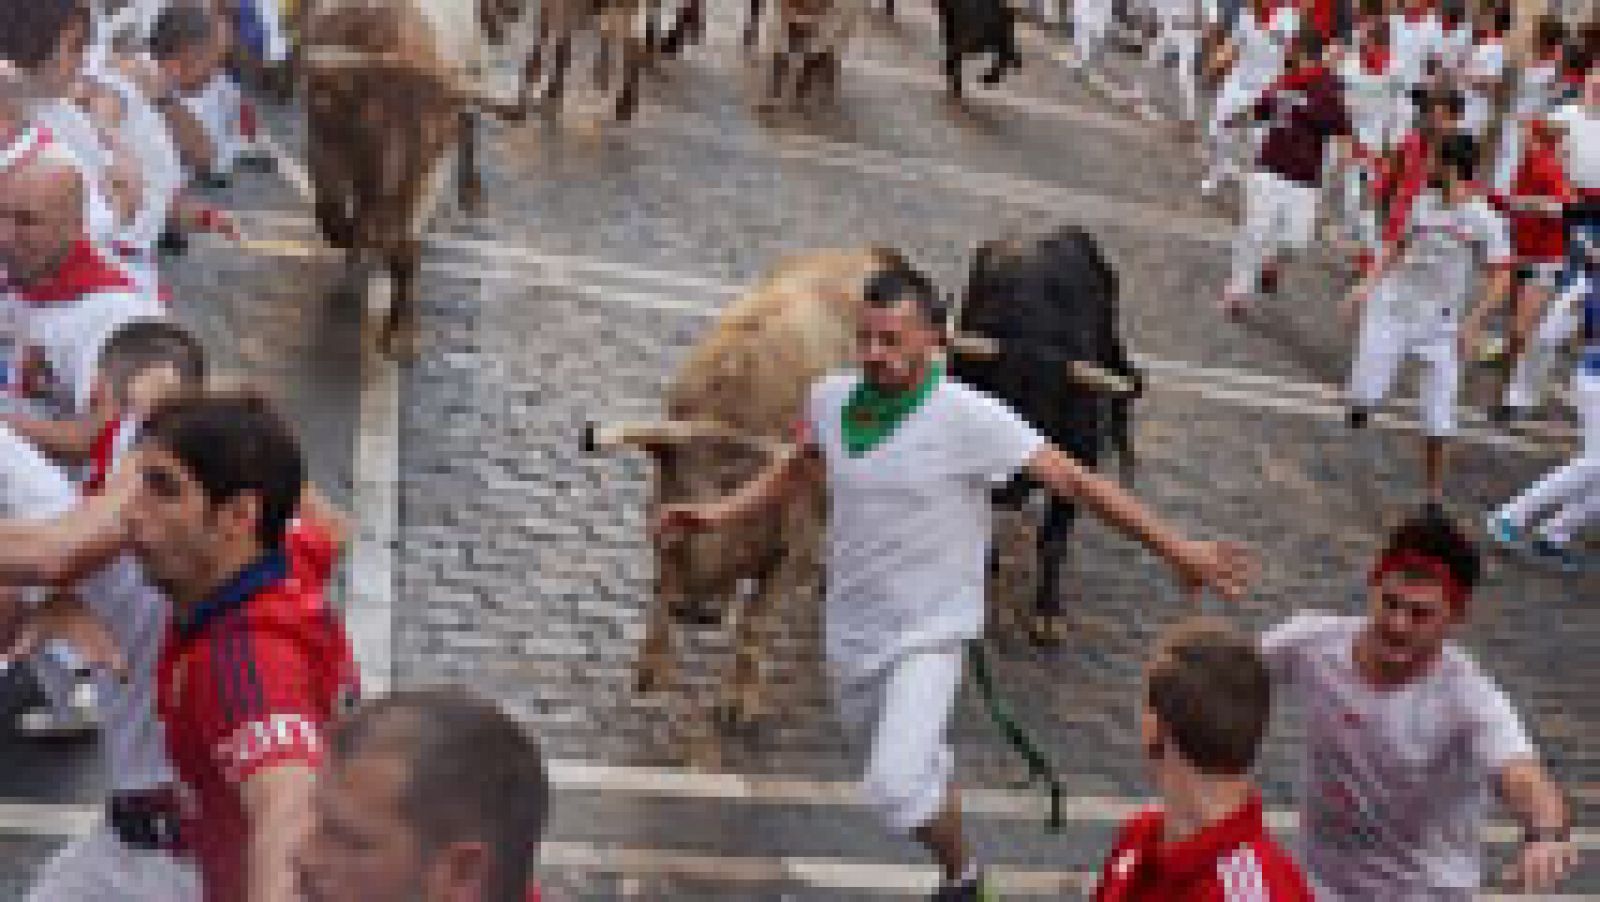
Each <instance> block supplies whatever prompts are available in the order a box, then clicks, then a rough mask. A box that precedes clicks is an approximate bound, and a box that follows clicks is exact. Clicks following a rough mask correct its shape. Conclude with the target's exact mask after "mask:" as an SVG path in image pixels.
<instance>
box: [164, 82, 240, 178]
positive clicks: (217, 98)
mask: <svg viewBox="0 0 1600 902" xmlns="http://www.w3.org/2000/svg"><path fill="white" fill-rule="evenodd" d="M179 102H180V103H182V104H183V106H184V109H185V110H187V111H188V113H189V115H191V116H193V117H194V118H195V121H196V122H198V123H199V124H200V127H201V128H202V129H204V130H205V133H206V138H207V139H209V140H210V141H211V149H212V155H211V171H212V172H214V173H219V174H225V173H228V172H230V171H232V169H233V164H234V162H235V161H236V160H238V158H239V154H240V153H242V152H243V151H244V145H245V140H244V133H243V130H242V126H241V123H240V103H241V102H242V95H241V94H240V93H239V87H238V86H237V85H235V84H234V83H233V80H232V79H230V78H229V77H228V75H227V73H225V72H220V71H219V72H217V74H216V75H213V76H212V77H211V80H210V81H208V82H206V86H205V87H204V88H201V89H200V90H199V91H198V92H197V93H194V94H185V95H183V96H182V97H180V98H179Z"/></svg>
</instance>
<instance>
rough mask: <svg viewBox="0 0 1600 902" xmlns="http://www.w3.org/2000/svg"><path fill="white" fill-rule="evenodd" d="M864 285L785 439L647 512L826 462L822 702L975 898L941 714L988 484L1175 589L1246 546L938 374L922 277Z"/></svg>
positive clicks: (819, 475)
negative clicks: (840, 369)
mask: <svg viewBox="0 0 1600 902" xmlns="http://www.w3.org/2000/svg"><path fill="white" fill-rule="evenodd" d="M866 299H867V304H866V309H865V312H864V314H863V317H862V320H861V322H860V323H859V324H858V331H857V354H858V360H859V362H860V371H859V372H846V373H840V374H836V375H833V376H830V377H827V378H825V379H823V380H822V381H821V382H820V383H818V385H817V386H815V388H814V389H813V391H812V394H811V399H810V403H809V409H808V410H807V411H805V412H804V414H803V415H802V417H801V420H800V425H799V427H798V432H799V442H798V444H799V446H800V448H799V450H798V451H797V452H795V453H791V454H789V455H787V456H785V457H783V458H781V459H780V460H778V461H777V462H775V463H774V464H773V465H772V466H770V467H769V468H768V469H767V470H765V471H764V472H762V473H761V474H760V475H758V476H756V477H755V478H754V479H752V480H751V481H750V482H749V483H747V484H746V485H745V486H744V487H743V488H741V489H739V490H737V491H735V492H734V493H733V494H732V495H730V496H728V497H726V498H724V499H722V500H720V501H715V502H711V503H704V504H692V505H672V506H667V507H664V508H663V509H662V511H661V512H660V514H659V515H658V522H657V524H656V528H657V529H658V530H659V531H660V532H662V533H664V534H666V535H673V534H682V533H685V532H690V531H697V530H709V529H721V528H733V527H735V526H736V525H737V524H738V522H739V521H740V520H741V519H742V518H744V517H746V516H749V515H750V514H752V513H753V512H755V511H757V510H759V509H760V508H762V507H764V506H767V505H776V504H781V503H784V502H785V501H786V500H788V499H790V498H794V497H797V496H799V495H800V494H801V493H802V492H803V490H804V488H805V487H806V485H807V484H808V483H810V482H811V481H813V480H822V479H825V480H826V482H827V487H828V496H829V523H828V545H829V554H828V564H827V567H826V570H827V581H828V584H827V591H826V607H825V614H824V622H825V624H826V643H825V644H826V652H827V661H828V669H829V672H830V676H831V677H832V679H833V683H834V685H833V688H834V690H835V693H836V696H835V697H836V705H837V710H838V712H839V715H840V719H841V720H842V721H844V723H845V724H846V726H847V727H848V728H849V729H850V730H851V732H852V733H854V734H855V735H856V736H858V737H859V738H860V739H862V740H864V741H865V743H866V744H867V745H868V746H869V747H870V751H869V752H868V754H867V757H866V760H865V762H864V779H863V785H864V791H865V794H866V795H867V797H868V798H869V799H870V800H871V802H872V804H873V806H874V807H875V808H876V809H877V811H878V812H879V813H880V815H881V816H882V818H883V819H884V821H885V822H886V823H887V824H888V825H889V826H890V827H891V828H892V829H893V830H895V831H896V832H899V833H902V834H909V835H910V836H912V837H913V838H915V839H916V840H918V841H919V842H921V843H922V844H923V845H925V846H927V847H928V848H929V849H930V850H931V851H932V852H933V854H934V856H935V857H936V858H937V859H938V863H939V865H940V867H941V868H942V869H943V872H944V882H943V885H942V886H941V888H940V889H939V891H938V893H937V894H936V895H935V896H934V897H933V898H934V899H936V900H947V902H961V900H982V899H988V898H991V896H990V894H989V892H988V890H987V888H986V887H985V885H984V878H983V873H982V871H981V869H980V867H979V864H978V862H977V860H976V859H975V858H974V857H973V855H972V853H971V851H970V850H969V848H968V846H967V843H966V839H965V837H964V836H963V833H962V826H961V807H960V803H959V800H958V798H957V794H956V792H955V788H954V785H953V783H952V769H953V763H954V762H953V760H952V759H953V755H952V751H951V749H950V747H949V746H948V745H947V744H946V743H945V741H944V732H945V726H946V724H947V722H948V720H949V717H950V713H951V708H952V707H953V705H954V703H955V697H956V690H957V688H958V687H959V685H960V682H961V668H962V646H963V643H964V642H967V641H970V640H973V639H977V638H978V637H979V636H980V635H981V633H982V630H983V619H984V585H985V574H986V569H987V568H986V566H985V563H986V558H987V550H988V545H989V536H990V520H991V512H990V506H989V505H990V502H989V493H990V489H991V487H992V486H994V485H996V484H998V483H1000V482H1003V481H1005V480H1006V479H1007V478H1009V477H1010V476H1012V475H1013V474H1015V473H1017V472H1019V471H1023V470H1026V471H1027V473H1028V474H1029V475H1030V476H1032V477H1033V478H1034V479H1035V480H1037V481H1038V482H1039V483H1040V484H1041V485H1044V486H1046V487H1048V488H1049V489H1050V490H1052V491H1054V492H1056V493H1058V494H1059V495H1061V496H1063V497H1066V498H1070V499H1072V500H1074V501H1079V502H1082V503H1085V504H1087V505H1088V506H1089V507H1091V508H1093V509H1094V510H1096V511H1098V512H1099V513H1100V515H1101V516H1102V517H1104V518H1105V519H1106V520H1108V521H1109V522H1111V523H1112V524H1114V525H1115V526H1117V527H1118V528H1119V529H1121V530H1123V531H1124V532H1126V533H1128V534H1129V535H1132V536H1134V537H1136V538H1137V539H1139V540H1140V541H1141V542H1143V543H1144V544H1145V545H1146V546H1147V547H1149V548H1151V549H1152V550H1153V551H1155V552H1156V553H1157V554H1158V555H1160V556H1161V557H1162V558H1163V559H1164V560H1165V561H1167V562H1168V563H1169V564H1170V565H1171V566H1172V568H1173V569H1174V571H1175V572H1176V574H1177V576H1178V578H1179V580H1180V581H1181V582H1182V583H1183V584H1184V585H1185V586H1186V587H1187V588H1189V589H1190V590H1191V591H1196V590H1199V589H1200V588H1202V587H1205V586H1211V587H1213V588H1216V589H1217V590H1218V591H1220V592H1222V593H1223V594H1224V595H1227V596H1236V595H1238V594H1239V593H1240V592H1241V591H1242V590H1243V588H1244V585H1245V583H1246V581H1247V579H1248V578H1249V574H1248V571H1249V570H1250V562H1249V560H1248V556H1247V554H1246V553H1245V551H1244V550H1243V549H1241V548H1240V547H1238V546H1236V545H1233V544H1230V543H1225V542H1203V541H1193V540H1190V539H1186V538H1184V537H1183V536H1181V535H1179V534H1178V533H1177V532H1176V531H1175V530H1174V529H1173V528H1172V527H1170V526H1169V525H1167V524H1166V523H1164V522H1162V521H1161V520H1159V519H1158V518H1157V517H1156V516H1155V515H1154V514H1153V513H1151V512H1150V511H1149V510H1148V509H1146V508H1145V507H1144V506H1143V505H1142V504H1140V503H1139V502H1138V501H1137V500H1135V499H1134V498H1133V497H1131V496H1130V495H1128V494H1127V493H1126V492H1124V491H1123V490H1122V489H1121V488H1120V487H1118V486H1117V485H1116V484H1115V483H1114V482H1111V481H1109V480H1107V479H1104V478H1103V477H1100V476H1098V475H1096V474H1094V473H1092V472H1090V471H1088V470H1086V469H1084V468H1083V467H1082V466H1080V465H1079V464H1078V463H1077V462H1076V461H1075V460H1073V459H1072V457H1070V456H1069V455H1067V454H1066V453H1064V452H1063V451H1061V450H1060V449H1059V448H1056V447H1055V446H1053V445H1051V444H1049V443H1048V442H1047V441H1046V440H1045V439H1044V438H1043V437H1042V436H1040V435H1039V434H1038V433H1037V432H1035V431H1034V430H1033V429H1032V428H1031V427H1030V426H1028V425H1027V424H1026V423H1024V422H1023V421H1022V419H1021V418H1019V417H1018V416H1017V415H1016V414H1015V413H1013V412H1012V411H1011V410H1010V409H1008V408H1007V407H1005V406H1004V405H1003V404H1001V403H999V402H998V401H996V400H995V399H994V398H992V397H990V396H988V395H986V394H983V393H981V392H978V391H975V390H973V389H971V388H969V387H967V386H965V385H963V384H961V383H959V382H956V381H953V380H950V379H947V378H945V376H944V371H943V365H942V362H941V359H940V354H939V351H940V347H941V335H942V322H943V320H944V311H943V309H942V308H941V304H940V301H939V298H938V294H937V292H936V291H935V290H934V288H933V285H932V284H931V283H930V282H929V281H928V280H927V278H926V277H924V276H923V275H921V274H920V273H917V272H914V271H911V270H909V269H908V270H902V271H891V272H888V273H885V274H882V275H880V276H878V277H875V278H874V279H873V280H872V281H871V282H870V283H869V284H868V285H867V289H866Z"/></svg>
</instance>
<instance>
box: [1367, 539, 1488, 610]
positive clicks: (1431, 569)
mask: <svg viewBox="0 0 1600 902" xmlns="http://www.w3.org/2000/svg"><path fill="white" fill-rule="evenodd" d="M1392 573H1420V574H1424V575H1425V576H1427V578H1428V579H1431V580H1433V581H1435V582H1437V583H1438V584H1439V585H1441V586H1443V587H1444V597H1445V601H1447V602H1449V603H1450V610H1452V611H1453V612H1455V613H1456V614H1457V615H1458V616H1459V615H1460V614H1463V613H1465V612H1466V609H1467V587H1466V586H1463V585H1462V584H1461V582H1460V581H1459V580H1457V579H1456V576H1455V574H1454V573H1453V572H1451V570H1450V566H1449V565H1448V564H1446V563H1445V562H1444V561H1441V560H1439V559H1438V558H1436V557H1433V556H1432V555H1428V554H1424V553H1422V552H1420V551H1392V552H1389V553H1387V554H1385V555H1383V556H1382V557H1380V558H1378V563H1377V564H1376V565H1375V566H1374V567H1373V568H1372V575H1371V576H1369V577H1368V579H1369V581H1371V583H1372V584H1373V585H1377V584H1378V583H1380V582H1383V580H1384V578H1385V577H1387V576H1389V575H1390V574H1392Z"/></svg>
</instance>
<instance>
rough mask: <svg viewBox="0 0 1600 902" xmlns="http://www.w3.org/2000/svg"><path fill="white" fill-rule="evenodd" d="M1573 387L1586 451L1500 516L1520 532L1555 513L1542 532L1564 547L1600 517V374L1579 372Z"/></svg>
mask: <svg viewBox="0 0 1600 902" xmlns="http://www.w3.org/2000/svg"><path fill="white" fill-rule="evenodd" d="M1572 387H1573V392H1572V394H1573V398H1574V400H1575V402H1576V403H1577V406H1578V419H1579V422H1580V424H1581V425H1582V428H1583V447H1582V448H1581V449H1580V450H1579V452H1578V455H1577V456H1576V457H1574V458H1573V459H1572V461H1571V462H1570V463H1568V464H1567V465H1566V466H1564V467H1558V468H1557V469H1555V470H1553V471H1551V472H1550V473H1549V474H1548V475H1547V476H1545V477H1544V478H1543V479H1541V480H1539V481H1538V482H1536V483H1534V484H1533V486H1531V487H1530V488H1529V489H1528V490H1527V491H1525V492H1523V493H1522V494H1521V495H1518V496H1517V497H1515V498H1513V499H1512V500H1511V501H1510V502H1509V503H1507V504H1506V505H1505V506H1504V507H1502V508H1500V510H1499V515H1500V516H1502V517H1505V518H1506V519H1508V520H1510V521H1511V522H1512V523H1515V524H1516V525H1517V526H1518V527H1521V528H1526V527H1527V525H1528V523H1530V522H1531V521H1532V520H1533V519H1534V518H1535V517H1536V516H1538V515H1539V514H1540V513H1542V512H1545V511H1550V512H1551V514H1550V516H1549V518H1548V519H1546V520H1545V521H1544V523H1543V524H1542V525H1541V526H1540V527H1539V533H1540V535H1542V536H1544V537H1545V538H1546V539H1549V540H1550V541H1552V542H1555V543H1557V544H1559V545H1565V544H1567V543H1568V542H1571V541H1572V537H1573V535H1574V534H1575V533H1576V532H1577V531H1578V530H1579V529H1580V528H1582V526H1583V525H1584V524H1585V523H1586V522H1588V521H1589V520H1591V519H1593V518H1594V517H1595V515H1596V514H1597V513H1600V373H1594V372H1589V371H1587V370H1586V369H1585V368H1583V367H1579V368H1578V372H1577V374H1576V375H1574V376H1573V377H1572Z"/></svg>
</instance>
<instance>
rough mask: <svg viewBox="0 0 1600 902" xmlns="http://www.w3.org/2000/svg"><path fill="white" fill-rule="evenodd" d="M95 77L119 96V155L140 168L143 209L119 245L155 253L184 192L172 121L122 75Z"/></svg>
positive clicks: (109, 72) (107, 72)
mask: <svg viewBox="0 0 1600 902" xmlns="http://www.w3.org/2000/svg"><path fill="white" fill-rule="evenodd" d="M89 77H90V78H92V79H94V80H95V81H97V82H99V83H100V84H102V85H104V86H106V87H108V88H110V89H111V90H112V91H115V92H116V94H117V97H118V98H119V99H120V100H121V101H122V107H123V114H122V115H123V118H122V124H121V127H120V128H118V129H117V132H116V139H117V141H118V142H120V143H119V146H118V147H117V150H121V151H122V152H125V153H128V154H131V155H132V159H134V160H136V161H137V163H138V166H139V174H140V176H141V181H140V199H139V207H138V209H136V210H134V212H133V216H132V217H131V218H130V219H129V220H128V221H127V222H126V223H124V225H123V228H122V230H121V232H120V234H119V235H118V241H119V242H121V243H122V244H124V245H127V246H130V247H132V248H134V249H136V250H138V251H141V252H148V251H149V250H151V249H152V248H153V247H154V246H155V243H156V241H157V240H158V239H160V237H161V232H162V230H163V229H165V228H166V224H167V214H168V213H169V212H170V211H171V209H172V202H173V200H174V199H175V198H176V197H177V196H178V191H179V189H181V188H182V187H183V163H182V161H181V160H180V159H179V157H178V147H177V145H176V144H175V143H174V142H173V140H172V133H171V132H170V131H169V130H168V128H167V121H166V119H164V118H163V117H162V115H161V114H160V113H159V112H158V111H157V110H156V108H155V107H154V106H152V105H151V103H150V101H149V100H148V99H147V98H146V97H145V96H144V94H143V92H141V91H140V90H139V88H138V87H137V86H136V85H134V84H133V82H131V81H129V80H128V78H127V77H126V76H124V75H123V74H122V73H121V72H118V71H117V70H115V69H111V68H101V69H95V70H92V71H91V72H90V75H89Z"/></svg>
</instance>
